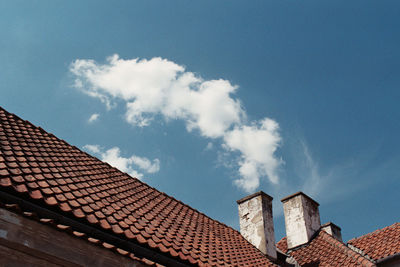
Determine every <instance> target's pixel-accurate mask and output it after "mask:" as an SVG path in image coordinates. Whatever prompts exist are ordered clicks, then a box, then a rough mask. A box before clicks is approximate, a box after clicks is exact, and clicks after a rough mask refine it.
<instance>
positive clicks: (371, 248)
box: [348, 223, 400, 261]
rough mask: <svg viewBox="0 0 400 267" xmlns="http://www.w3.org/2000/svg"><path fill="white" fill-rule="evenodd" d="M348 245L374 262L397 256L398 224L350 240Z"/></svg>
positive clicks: (399, 232)
mask: <svg viewBox="0 0 400 267" xmlns="http://www.w3.org/2000/svg"><path fill="white" fill-rule="evenodd" d="M348 244H349V245H351V246H353V247H356V248H357V249H359V250H361V251H362V253H364V254H365V255H367V256H368V257H370V258H371V259H373V260H376V261H377V260H380V259H383V258H386V257H389V256H392V255H395V254H398V253H400V223H395V224H392V225H390V226H387V227H385V228H382V229H379V230H376V231H374V232H372V233H369V234H366V235H363V236H361V237H358V238H354V239H351V240H350V241H349V242H348Z"/></svg>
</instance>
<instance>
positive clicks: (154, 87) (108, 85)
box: [70, 55, 281, 192]
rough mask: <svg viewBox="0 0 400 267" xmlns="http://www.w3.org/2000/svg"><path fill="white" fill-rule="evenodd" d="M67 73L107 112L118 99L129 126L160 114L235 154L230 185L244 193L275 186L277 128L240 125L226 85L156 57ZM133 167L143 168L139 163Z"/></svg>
mask: <svg viewBox="0 0 400 267" xmlns="http://www.w3.org/2000/svg"><path fill="white" fill-rule="evenodd" d="M70 71H71V72H72V73H73V74H74V75H75V87H77V88H79V89H80V90H82V91H83V92H85V93H86V94H88V95H89V96H91V97H95V98H98V99H100V101H101V102H103V103H104V104H105V105H106V107H107V108H108V109H110V108H112V107H113V106H115V105H116V103H117V101H121V100H122V101H123V103H124V104H125V105H126V112H125V119H126V121H127V122H128V123H130V124H132V125H135V126H139V127H145V126H148V125H149V124H150V123H151V121H152V120H153V119H154V117H155V116H157V115H161V117H162V118H164V119H165V120H171V119H180V120H183V121H184V122H185V123H186V128H187V131H189V132H191V131H193V130H196V131H198V132H199V133H200V135H201V136H203V137H206V138H210V139H220V140H222V141H223V143H224V148H225V149H227V150H228V151H232V152H233V151H237V152H239V153H241V155H240V156H239V158H238V159H237V161H236V166H237V167H238V170H239V175H240V178H239V179H238V180H236V181H235V184H236V185H237V186H239V187H241V188H243V189H245V190H246V191H249V192H250V191H253V190H255V189H256V188H257V187H258V186H259V183H260V178H261V177H268V178H269V181H271V182H273V183H277V182H278V180H279V179H278V175H277V168H278V167H279V165H280V163H281V161H280V160H278V159H277V158H276V156H275V151H276V149H277V147H278V146H279V144H280V140H281V138H280V136H279V133H278V128H279V126H278V124H277V123H276V122H275V121H273V120H271V119H268V118H265V119H263V120H261V121H259V122H253V123H251V124H250V125H246V124H245V122H246V113H245V111H244V109H243V107H242V105H241V103H240V101H239V99H237V98H234V97H233V95H234V94H235V92H236V90H237V88H238V87H237V86H235V85H232V84H231V83H230V82H229V81H227V80H223V79H217V80H204V79H202V78H201V77H200V76H198V75H196V74H194V73H193V72H188V71H186V70H185V67H183V66H181V65H178V64H176V63H174V62H172V61H169V60H167V59H162V58H158V57H157V58H152V59H150V60H146V59H141V60H139V59H137V58H136V59H127V60H124V59H121V58H119V57H118V55H114V56H112V57H109V58H107V61H106V62H105V63H104V64H99V63H97V62H95V61H93V60H84V59H78V60H75V61H74V62H73V63H72V64H71V66H70ZM132 160H133V159H132ZM132 162H133V161H132ZM136 164H137V165H138V166H139V164H142V165H143V166H144V165H146V164H147V165H148V163H146V162H142V161H140V160H136ZM153 164H154V162H153ZM150 165H151V164H150Z"/></svg>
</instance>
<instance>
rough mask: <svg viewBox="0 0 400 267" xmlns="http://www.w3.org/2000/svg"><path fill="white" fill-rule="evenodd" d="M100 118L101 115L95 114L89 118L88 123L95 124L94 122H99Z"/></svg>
mask: <svg viewBox="0 0 400 267" xmlns="http://www.w3.org/2000/svg"><path fill="white" fill-rule="evenodd" d="M99 117H100V114H98V113H94V114H92V115H91V116H90V117H89V119H88V122H89V123H93V122H95V121H97V120H98V119H99Z"/></svg>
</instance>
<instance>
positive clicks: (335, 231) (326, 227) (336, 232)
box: [321, 222, 343, 242]
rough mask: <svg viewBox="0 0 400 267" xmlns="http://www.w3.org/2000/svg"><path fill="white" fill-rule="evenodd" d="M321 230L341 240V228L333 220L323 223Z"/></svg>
mask: <svg viewBox="0 0 400 267" xmlns="http://www.w3.org/2000/svg"><path fill="white" fill-rule="evenodd" d="M321 230H323V231H325V232H327V233H328V234H330V235H331V236H333V237H334V238H336V239H337V240H339V241H341V242H343V241H342V229H340V227H339V226H337V225H336V224H334V223H333V222H328V223H325V224H323V225H322V226H321Z"/></svg>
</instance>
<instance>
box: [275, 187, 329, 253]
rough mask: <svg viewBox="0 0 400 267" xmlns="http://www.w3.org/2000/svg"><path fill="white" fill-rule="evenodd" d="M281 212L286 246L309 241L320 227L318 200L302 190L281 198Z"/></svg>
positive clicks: (292, 246)
mask: <svg viewBox="0 0 400 267" xmlns="http://www.w3.org/2000/svg"><path fill="white" fill-rule="evenodd" d="M281 201H282V203H283V212H284V215H285V226H286V236H287V244H288V248H289V249H292V248H294V247H297V246H300V245H303V244H305V243H307V242H309V241H310V240H311V238H312V236H313V235H314V233H315V232H317V231H318V230H319V229H320V227H321V221H320V217H319V210H318V206H319V204H318V202H316V201H315V200H313V199H312V198H311V197H309V196H307V195H306V194H304V193H303V192H297V193H295V194H292V195H290V196H287V197H285V198H283V199H282V200H281Z"/></svg>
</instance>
